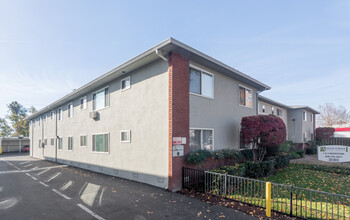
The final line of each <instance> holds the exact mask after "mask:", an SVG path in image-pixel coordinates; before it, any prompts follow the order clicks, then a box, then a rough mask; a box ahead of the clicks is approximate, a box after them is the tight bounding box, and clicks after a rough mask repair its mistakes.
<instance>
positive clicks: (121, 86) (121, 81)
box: [120, 76, 131, 91]
mask: <svg viewBox="0 0 350 220" xmlns="http://www.w3.org/2000/svg"><path fill="white" fill-rule="evenodd" d="M127 79H129V87H126V88H125V89H123V81H124V80H127ZM128 89H131V78H130V76H128V77H125V78H124V79H122V80H120V90H121V91H125V90H128Z"/></svg>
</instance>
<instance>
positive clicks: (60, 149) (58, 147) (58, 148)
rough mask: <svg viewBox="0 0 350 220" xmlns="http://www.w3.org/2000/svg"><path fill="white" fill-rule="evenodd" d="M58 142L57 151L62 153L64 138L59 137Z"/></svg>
mask: <svg viewBox="0 0 350 220" xmlns="http://www.w3.org/2000/svg"><path fill="white" fill-rule="evenodd" d="M59 139H62V148H60V143H59V142H60V140H59ZM57 142H58V145H57V150H59V151H62V150H63V137H62V136H58V140H57Z"/></svg>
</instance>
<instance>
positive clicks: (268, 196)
mask: <svg viewBox="0 0 350 220" xmlns="http://www.w3.org/2000/svg"><path fill="white" fill-rule="evenodd" d="M266 216H267V217H271V183H270V182H267V183H266Z"/></svg>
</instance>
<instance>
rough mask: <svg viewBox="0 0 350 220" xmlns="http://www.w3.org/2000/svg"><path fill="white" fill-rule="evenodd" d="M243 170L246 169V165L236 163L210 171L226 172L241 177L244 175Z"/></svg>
mask: <svg viewBox="0 0 350 220" xmlns="http://www.w3.org/2000/svg"><path fill="white" fill-rule="evenodd" d="M245 171H246V166H245V164H244V163H237V164H235V165H233V166H223V167H220V168H219V169H214V170H211V172H216V173H227V174H229V175H233V176H242V177H244V176H245Z"/></svg>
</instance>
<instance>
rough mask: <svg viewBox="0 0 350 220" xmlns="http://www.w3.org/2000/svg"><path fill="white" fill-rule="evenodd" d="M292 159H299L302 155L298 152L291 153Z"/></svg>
mask: <svg viewBox="0 0 350 220" xmlns="http://www.w3.org/2000/svg"><path fill="white" fill-rule="evenodd" d="M288 155H289V157H290V159H299V158H300V155H299V154H298V153H297V152H289V153H288Z"/></svg>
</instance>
